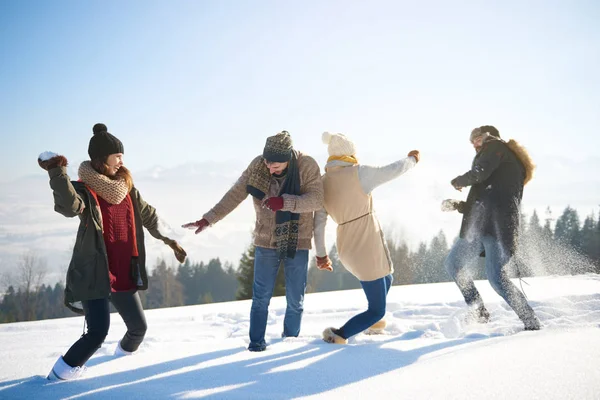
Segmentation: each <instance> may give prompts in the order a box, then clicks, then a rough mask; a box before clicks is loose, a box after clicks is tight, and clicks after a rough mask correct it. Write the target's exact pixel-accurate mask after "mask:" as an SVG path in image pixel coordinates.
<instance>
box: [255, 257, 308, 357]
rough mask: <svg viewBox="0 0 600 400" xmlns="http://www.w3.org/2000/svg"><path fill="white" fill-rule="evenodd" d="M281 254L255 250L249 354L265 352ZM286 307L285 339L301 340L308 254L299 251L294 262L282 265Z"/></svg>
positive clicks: (286, 260) (285, 262)
mask: <svg viewBox="0 0 600 400" xmlns="http://www.w3.org/2000/svg"><path fill="white" fill-rule="evenodd" d="M280 264H281V262H280V261H279V254H278V252H277V250H275V249H267V248H264V247H258V246H256V249H255V253H254V284H253V286H252V308H251V309H250V345H249V346H248V349H250V350H264V349H265V348H266V346H267V344H266V342H265V331H266V330H267V317H268V315H269V303H270V302H271V297H272V296H273V290H274V289H275V279H276V278H277V271H279V266H280ZM283 264H284V273H285V298H286V301H287V307H286V309H285V318H284V320H283V336H284V337H285V336H298V334H299V333H300V324H301V322H302V313H303V311H304V292H305V290H306V279H307V274H308V250H298V251H296V256H295V257H294V258H286V259H285V261H284V262H283Z"/></svg>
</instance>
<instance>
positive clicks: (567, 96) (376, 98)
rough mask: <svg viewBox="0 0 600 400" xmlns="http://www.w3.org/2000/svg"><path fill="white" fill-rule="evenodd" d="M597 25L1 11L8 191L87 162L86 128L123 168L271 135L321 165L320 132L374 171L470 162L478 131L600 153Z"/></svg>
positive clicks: (577, 11)
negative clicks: (56, 157) (339, 139)
mask: <svg viewBox="0 0 600 400" xmlns="http://www.w3.org/2000/svg"><path fill="white" fill-rule="evenodd" d="M599 20H600V5H598V3H597V2H594V1H573V2H564V1H527V2H517V1H515V2H477V1H472V2H469V1H458V2H452V3H450V2H443V1H439V2H436V1H428V2H420V3H419V4H415V2H408V1H389V2H384V1H374V2H358V1H355V2H348V1H339V2H338V1H307V2H275V1H261V2H258V1H256V2H251V1H172V2H167V1H124V2H121V1H85V2H77V1H52V2H46V1H27V0H25V1H3V2H1V3H0V71H1V73H0V93H2V94H1V95H0V121H2V129H1V131H2V140H3V142H4V144H5V145H6V144H7V143H10V151H8V152H5V156H4V157H3V159H2V161H1V162H2V167H4V169H5V170H6V168H10V172H11V173H10V174H9V175H8V176H7V175H5V176H4V177H3V178H2V179H3V180H10V179H14V178H17V177H19V176H21V175H28V174H34V173H39V171H37V170H36V169H37V168H38V167H37V165H36V162H35V158H36V156H37V154H39V153H40V152H41V151H44V150H53V151H56V152H60V153H64V154H65V155H66V156H67V157H68V158H70V159H71V160H77V161H81V160H83V159H85V158H86V157H87V143H88V141H89V138H90V136H91V127H92V125H93V124H94V123H96V122H104V123H106V124H107V125H108V127H109V131H111V132H112V133H113V134H115V135H116V136H117V137H119V138H120V139H121V140H122V141H123V142H124V144H125V149H126V151H125V155H126V164H128V165H129V167H130V169H132V170H133V171H134V172H135V171H139V170H143V169H146V168H149V167H151V166H154V165H162V166H166V167H172V166H176V165H180V164H184V163H188V162H201V161H212V160H214V161H223V160H243V161H245V160H249V159H250V158H251V157H252V156H254V155H255V154H257V153H259V152H260V151H261V149H262V146H263V144H264V138H265V137H266V136H268V135H271V134H273V133H275V132H276V131H279V130H281V129H287V130H289V131H290V132H291V133H292V135H293V137H294V139H295V142H296V147H297V148H299V149H300V150H304V151H306V152H309V153H311V154H314V155H315V156H319V157H321V159H320V160H319V161H324V157H325V149H324V146H323V145H322V144H321V142H320V134H321V132H322V131H323V130H331V131H335V132H344V133H346V134H348V135H349V136H351V137H352V138H353V139H354V140H355V141H356V142H357V143H358V145H359V150H360V151H361V153H362V154H364V155H367V159H368V160H370V159H373V160H379V159H386V160H388V161H392V159H391V158H394V157H396V158H397V157H399V156H403V155H404V154H405V153H406V152H407V151H409V150H411V149H412V148H419V149H420V150H421V151H422V152H423V153H424V156H425V157H427V155H435V156H450V157H454V155H456V158H457V159H458V160H460V161H461V165H463V166H468V163H469V159H470V158H471V157H472V150H471V149H470V147H469V143H468V142H467V138H468V133H469V131H470V130H471V129H472V128H473V127H475V126H478V125H482V124H494V125H496V126H497V127H498V128H499V129H500V131H501V133H503V134H504V136H505V137H514V138H516V139H519V140H521V141H522V142H523V143H524V144H525V145H526V146H528V147H529V148H530V149H531V150H532V152H534V154H535V155H543V156H553V155H559V156H565V157H571V156H575V157H578V158H582V159H585V158H588V157H593V156H597V154H598V152H597V149H598V147H599V146H598V144H599V143H600V139H599V138H598V135H597V134H593V133H592V132H597V129H598V126H600V116H599V115H600V114H599V113H598V110H600V90H599V89H600V74H598V73H597V71H600V24H598V23H597V21H599ZM3 147H4V146H3ZM369 157H371V158H369ZM430 160H431V158H430ZM432 162H433V161H432ZM462 169H464V167H461V168H459V170H457V171H456V173H454V172H452V174H449V178H452V177H453V176H455V175H457V174H458V173H460V172H463V171H462ZM450 175H453V176H450Z"/></svg>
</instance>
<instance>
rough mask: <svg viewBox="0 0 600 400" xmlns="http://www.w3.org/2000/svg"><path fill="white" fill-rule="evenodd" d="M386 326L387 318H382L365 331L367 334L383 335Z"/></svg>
mask: <svg viewBox="0 0 600 400" xmlns="http://www.w3.org/2000/svg"><path fill="white" fill-rule="evenodd" d="M386 326H387V321H386V320H385V319H380V320H379V321H377V322H375V323H374V324H373V325H371V326H370V327H369V328H368V329H367V330H366V331H365V334H367V335H381V334H382V333H383V330H384V329H385V327H386Z"/></svg>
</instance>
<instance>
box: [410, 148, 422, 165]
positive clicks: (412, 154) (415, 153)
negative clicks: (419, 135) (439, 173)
mask: <svg viewBox="0 0 600 400" xmlns="http://www.w3.org/2000/svg"><path fill="white" fill-rule="evenodd" d="M408 157H414V158H415V160H416V161H417V162H419V160H420V159H421V153H420V152H419V150H411V151H409V152H408Z"/></svg>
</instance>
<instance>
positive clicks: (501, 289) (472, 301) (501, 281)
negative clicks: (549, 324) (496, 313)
mask: <svg viewBox="0 0 600 400" xmlns="http://www.w3.org/2000/svg"><path fill="white" fill-rule="evenodd" d="M483 250H485V272H486V275H487V278H488V281H489V282H490V284H491V285H492V287H493V288H494V290H495V291H496V293H498V294H499V295H500V296H501V297H502V298H503V299H504V300H505V301H506V302H507V303H508V305H509V306H510V307H511V308H512V309H513V310H514V311H515V312H516V313H517V315H518V316H519V318H520V319H521V320H522V321H523V322H526V323H527V322H528V321H530V320H531V319H532V318H535V314H534V312H533V309H532V308H531V306H530V305H529V304H528V303H527V299H526V298H525V296H524V295H523V293H521V291H520V290H519V289H518V288H517V287H516V286H515V285H514V284H513V283H512V282H511V281H510V279H509V277H508V271H507V266H508V263H509V262H510V258H511V255H510V253H509V252H508V251H507V250H506V249H505V248H504V246H503V244H502V242H500V241H499V240H497V239H495V238H493V237H491V236H484V237H483V238H481V239H480V240H477V239H475V240H473V241H468V240H467V239H462V238H459V239H458V240H457V241H456V243H455V244H454V246H452V249H451V250H450V254H448V257H446V261H445V262H444V266H445V267H446V271H448V274H449V275H450V277H452V279H453V280H454V281H455V282H456V284H457V285H458V288H459V289H460V291H461V292H462V295H463V297H464V298H465V302H466V303H467V304H468V305H476V306H482V305H483V301H482V299H481V296H480V294H479V292H478V291H477V289H476V288H475V284H474V283H473V279H472V278H471V276H470V275H469V273H468V272H467V271H466V270H465V267H467V266H468V265H469V264H472V263H474V262H475V261H476V260H477V258H478V257H479V255H480V254H481V252H482V251H483Z"/></svg>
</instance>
